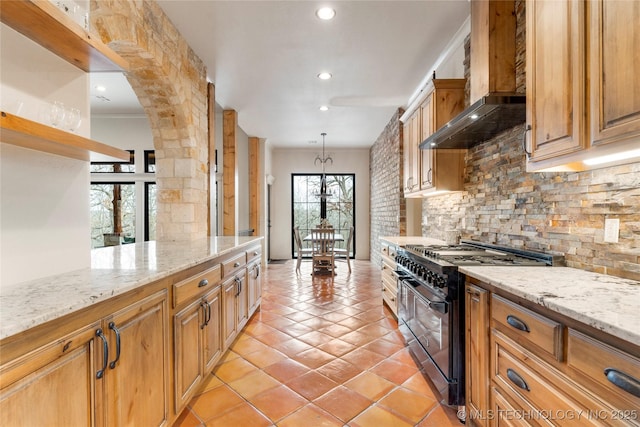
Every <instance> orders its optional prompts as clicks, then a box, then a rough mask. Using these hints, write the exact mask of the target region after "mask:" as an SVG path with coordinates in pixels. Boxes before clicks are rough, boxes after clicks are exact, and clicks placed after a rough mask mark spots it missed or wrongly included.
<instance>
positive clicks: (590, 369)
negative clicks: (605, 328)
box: [567, 329, 640, 423]
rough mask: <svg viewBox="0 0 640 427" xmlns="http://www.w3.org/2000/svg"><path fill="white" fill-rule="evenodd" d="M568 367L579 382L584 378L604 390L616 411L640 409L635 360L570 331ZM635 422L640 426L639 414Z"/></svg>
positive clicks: (638, 369) (639, 377)
mask: <svg viewBox="0 0 640 427" xmlns="http://www.w3.org/2000/svg"><path fill="white" fill-rule="evenodd" d="M567 365H568V366H569V367H570V368H572V369H574V370H576V371H578V373H579V378H580V379H582V378H583V377H586V380H587V381H588V382H593V383H596V384H597V385H598V386H601V387H602V388H604V390H603V393H602V394H603V398H606V399H607V400H608V401H609V403H611V404H612V405H613V406H615V407H616V408H617V409H621V410H631V409H636V410H638V408H640V395H639V394H637V393H640V360H639V359H638V358H637V357H633V356H631V355H629V354H627V353H623V352H622V351H620V350H617V349H615V348H613V347H610V346H608V345H606V344H604V343H602V342H600V341H597V340H595V339H593V338H591V337H589V336H587V335H584V334H582V333H580V332H578V331H575V330H573V329H569V334H568V345H567ZM612 381H615V382H616V383H618V384H620V386H622V387H624V388H627V390H624V389H623V388H621V387H620V386H617V385H615V384H614V383H613V382H612ZM605 391H606V392H605ZM635 421H636V422H639V423H640V410H638V412H637V413H636V418H635Z"/></svg>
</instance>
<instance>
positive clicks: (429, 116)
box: [403, 79, 466, 197]
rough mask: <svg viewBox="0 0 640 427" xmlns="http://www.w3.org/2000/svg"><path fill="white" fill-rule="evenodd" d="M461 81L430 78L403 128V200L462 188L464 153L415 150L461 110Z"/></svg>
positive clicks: (447, 150) (463, 83) (462, 92)
mask: <svg viewBox="0 0 640 427" xmlns="http://www.w3.org/2000/svg"><path fill="white" fill-rule="evenodd" d="M464 86H465V79H433V80H432V83H431V89H430V90H428V94H427V96H426V98H425V99H424V100H423V101H422V103H421V104H420V106H419V107H418V108H417V109H416V110H415V111H414V112H413V113H412V114H411V115H410V116H409V117H408V118H407V119H406V123H405V125H404V127H403V156H404V162H403V164H404V175H403V178H404V189H403V190H404V193H405V197H422V196H425V195H429V194H431V193H435V192H436V191H460V190H462V187H463V183H464V181H463V179H464V175H463V174H464V161H465V154H466V150H457V149H456V150H454V149H438V150H430V149H422V150H420V149H419V145H420V144H421V143H422V141H424V140H425V139H426V138H428V137H429V136H431V134H433V133H434V132H435V131H436V130H438V129H439V128H441V127H442V126H444V125H445V124H446V123H447V122H448V121H450V120H451V119H453V118H454V117H455V116H456V115H458V113H460V112H461V111H462V110H463V109H464Z"/></svg>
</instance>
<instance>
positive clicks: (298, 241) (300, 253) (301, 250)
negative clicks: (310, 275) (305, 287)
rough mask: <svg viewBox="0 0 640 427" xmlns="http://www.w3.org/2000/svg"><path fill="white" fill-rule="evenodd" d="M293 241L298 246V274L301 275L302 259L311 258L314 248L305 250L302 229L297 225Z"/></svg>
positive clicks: (294, 229)
mask: <svg viewBox="0 0 640 427" xmlns="http://www.w3.org/2000/svg"><path fill="white" fill-rule="evenodd" d="M293 239H294V241H295V244H296V253H297V255H298V257H297V260H296V274H298V273H300V264H302V257H304V256H311V254H312V252H313V250H312V248H303V247H302V238H301V237H300V227H298V226H297V225H296V226H295V227H293Z"/></svg>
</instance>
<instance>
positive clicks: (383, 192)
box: [369, 109, 406, 265]
mask: <svg viewBox="0 0 640 427" xmlns="http://www.w3.org/2000/svg"><path fill="white" fill-rule="evenodd" d="M403 112H404V111H403V110H401V109H399V110H398V111H397V112H396V113H395V114H394V115H393V117H392V118H391V120H390V121H389V123H388V124H387V126H386V127H385V128H384V130H383V131H382V133H381V134H380V136H379V137H378V139H377V140H376V142H375V143H374V144H373V146H372V147H371V150H370V151H369V167H370V172H369V174H370V186H371V188H370V194H371V201H370V204H371V237H370V239H371V241H370V243H369V245H370V259H371V262H373V263H375V264H376V265H379V264H380V261H381V259H380V236H403V235H405V234H406V209H405V203H404V198H403V197H402V191H401V189H402V167H403V163H402V123H401V122H400V116H401V115H402V113H403Z"/></svg>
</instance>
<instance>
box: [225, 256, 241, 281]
mask: <svg viewBox="0 0 640 427" xmlns="http://www.w3.org/2000/svg"><path fill="white" fill-rule="evenodd" d="M245 265H247V255H246V254H245V253H244V252H242V253H240V254H238V255H235V256H233V257H232V258H229V259H227V260H226V261H224V262H223V263H222V277H224V278H227V277H229V276H231V275H232V274H233V273H234V272H235V271H236V270H238V269H239V268H241V267H244V266H245Z"/></svg>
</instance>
